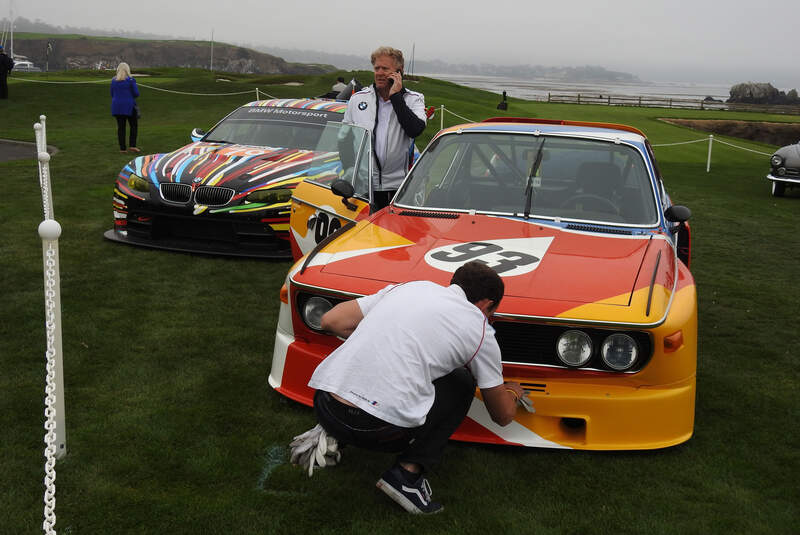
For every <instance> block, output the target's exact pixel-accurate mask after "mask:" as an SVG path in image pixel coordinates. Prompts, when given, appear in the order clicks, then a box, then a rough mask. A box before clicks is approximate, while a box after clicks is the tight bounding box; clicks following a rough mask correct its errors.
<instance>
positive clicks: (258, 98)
mask: <svg viewBox="0 0 800 535" xmlns="http://www.w3.org/2000/svg"><path fill="white" fill-rule="evenodd" d="M256 100H261V96H259V94H258V88H257V87H256Z"/></svg>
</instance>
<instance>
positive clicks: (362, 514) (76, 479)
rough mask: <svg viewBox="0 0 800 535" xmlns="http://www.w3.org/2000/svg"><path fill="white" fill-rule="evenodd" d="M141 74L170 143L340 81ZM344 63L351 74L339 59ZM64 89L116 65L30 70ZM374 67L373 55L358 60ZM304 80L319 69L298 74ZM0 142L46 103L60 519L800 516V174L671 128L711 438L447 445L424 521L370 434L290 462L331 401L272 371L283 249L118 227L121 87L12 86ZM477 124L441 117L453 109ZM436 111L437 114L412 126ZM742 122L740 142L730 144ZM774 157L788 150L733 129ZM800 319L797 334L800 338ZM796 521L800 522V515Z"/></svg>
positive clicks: (783, 523) (5, 283)
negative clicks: (390, 490)
mask: <svg viewBox="0 0 800 535" xmlns="http://www.w3.org/2000/svg"><path fill="white" fill-rule="evenodd" d="M145 74H150V75H151V76H149V77H147V78H145V77H140V78H139V82H140V83H141V84H146V85H148V86H153V87H160V88H164V89H169V90H170V91H179V92H181V91H182V92H193V93H228V92H238V91H246V90H252V91H253V95H252V96H250V95H237V96H190V95H182V94H178V93H172V92H162V91H156V90H154V89H149V88H144V87H143V88H142V89H141V93H142V94H141V97H140V99H139V105H140V108H141V112H142V118H141V120H140V141H139V146H140V147H142V148H143V149H144V151H145V152H166V151H169V150H173V149H176V148H178V147H180V146H182V145H184V144H186V143H188V141H189V132H190V131H191V129H192V128H193V127H201V128H203V129H207V128H209V127H211V126H212V125H213V124H214V123H215V122H216V121H217V120H218V119H220V118H221V117H223V116H224V115H225V114H227V113H228V112H229V111H231V110H232V109H234V108H235V107H236V106H238V105H241V104H242V103H244V102H247V101H248V100H252V99H253V98H254V96H255V88H256V87H258V88H259V89H260V90H261V91H264V92H266V93H269V94H271V95H275V96H279V97H295V96H312V95H319V94H322V93H325V92H326V91H327V90H328V88H329V87H330V85H331V83H333V81H334V80H335V79H336V76H337V75H338V73H334V74H332V75H329V76H324V77H304V76H291V77H288V76H280V77H270V76H244V75H228V74H225V75H222V76H223V77H224V78H226V79H228V80H230V82H221V81H216V80H215V77H214V76H213V75H212V74H209V73H207V72H203V71H189V70H178V69H157V70H151V71H145ZM343 74H344V73H343ZM17 76H18V78H25V79H32V80H40V81H42V80H47V81H51V82H53V81H57V82H70V81H81V80H82V81H89V80H99V79H103V78H105V79H106V80H107V79H109V78H110V76H111V74H109V73H104V74H101V75H97V74H94V73H88V72H86V73H81V72H70V73H50V74H49V75H48V74H44V73H42V74H24V75H17ZM360 79H361V80H362V82H366V81H368V80H369V79H370V75H369V73H361V76H360ZM286 82H302V83H303V84H304V85H302V86H290V85H285V84H286ZM409 86H410V87H412V88H413V89H416V90H419V91H422V92H423V93H424V94H425V96H426V103H427V104H428V105H433V106H436V107H439V106H440V105H442V104H444V105H445V106H446V107H447V109H451V110H452V111H454V112H455V113H458V114H459V115H462V116H464V117H467V118H469V119H472V120H480V119H484V118H486V117H490V116H494V115H498V114H499V112H497V110H496V109H495V106H496V104H497V103H498V102H499V96H498V95H495V94H492V93H488V92H484V91H478V90H471V89H466V88H463V87H459V86H456V85H453V84H450V83H447V82H442V81H438V80H431V79H425V78H423V79H422V80H420V81H419V82H411V83H409ZM10 95H11V98H10V100H3V101H0V139H16V140H28V141H33V139H34V137H33V128H32V126H33V123H34V122H36V121H37V120H38V117H39V115H40V114H45V115H46V116H47V137H48V142H49V144H50V145H54V146H56V147H57V148H58V149H59V152H58V153H57V154H55V155H54V156H53V158H52V160H51V173H52V184H53V192H54V198H55V207H54V210H55V217H56V219H57V220H58V221H59V222H60V223H61V225H62V227H63V233H62V236H61V240H60V254H61V289H62V314H63V315H62V317H63V333H64V342H63V349H64V366H65V384H66V421H67V448H68V454H67V456H66V457H65V458H64V459H63V460H61V461H59V462H58V463H57V466H56V470H57V473H58V478H57V481H56V486H57V494H56V498H57V504H56V514H57V524H56V529H57V530H58V531H59V532H60V533H68V534H72V535H77V534H106V533H170V534H172V533H187V534H188V533H192V534H194V533H220V534H222V533H225V534H228V533H281V534H283V533H312V532H313V533H331V534H333V533H336V534H339V533H381V534H384V533H397V534H405V533H416V532H419V533H512V532H513V533H540V534H547V533H575V534H584V533H615V534H616V533H658V534H660V533H675V534H683V533H725V534H729V533H748V534H758V533H787V534H788V533H795V532H796V530H797V526H798V525H800V518H799V516H800V515H798V503H800V492H799V491H798V489H800V486H799V485H798V484H797V475H798V473H800V466H798V465H799V464H800V463H798V451H799V449H798V433H797V431H792V429H793V428H792V426H793V425H794V423H793V422H795V423H796V421H797V419H798V416H800V414H798V407H800V403H798V401H799V400H798V366H797V364H796V361H797V358H798V356H800V353H799V352H798V346H800V335H798V332H799V331H798V329H797V327H796V325H795V319H796V317H797V311H798V304H797V303H798V301H799V300H800V292H798V289H797V286H796V285H795V281H796V279H797V274H798V272H800V254H798V252H800V233H799V232H798V216H800V192H798V191H797V190H795V191H792V192H791V193H788V194H787V197H786V198H781V199H776V198H773V197H771V196H770V194H769V184H768V182H767V181H766V180H765V179H764V175H765V174H766V172H767V170H768V157H767V156H761V155H759V154H754V153H751V152H746V151H742V150H737V149H734V148H731V147H726V146H722V145H715V148H714V154H713V160H712V167H711V172H710V173H706V170H705V159H706V152H707V145H706V144H705V143H697V144H690V145H678V146H671V147H656V149H655V152H656V156H657V158H658V160H659V164H660V167H661V171H662V173H663V174H664V176H665V181H666V182H667V188H668V190H669V192H670V193H671V195H672V198H673V200H674V201H675V202H676V203H678V204H685V205H687V206H689V207H690V208H691V209H692V211H693V214H694V216H693V217H692V219H691V225H692V233H693V236H692V237H693V251H692V252H693V259H692V271H693V273H694V276H695V278H696V282H697V289H698V294H699V306H700V310H699V321H700V333H699V359H698V360H699V362H698V379H697V385H698V387H697V392H698V394H697V410H696V425H695V435H694V437H693V438H692V439H691V440H690V441H689V442H687V443H685V444H683V445H680V446H677V447H673V448H669V449H665V450H661V451H654V452H619V453H589V452H568V451H560V450H559V451H555V450H553V451H551V450H537V449H521V448H511V447H498V446H485V445H474V444H464V443H455V442H454V443H451V446H450V448H449V451H448V455H447V456H446V459H445V463H444V465H443V466H442V468H441V469H440V470H438V471H437V472H436V473H434V474H432V475H431V478H430V479H431V482H432V486H433V490H434V497H435V499H437V500H440V501H442V502H443V503H444V504H445V511H444V512H443V513H442V514H440V515H436V516H435V517H430V518H418V517H411V516H410V515H407V514H406V513H404V512H403V511H402V510H401V509H400V508H399V507H397V506H396V505H395V504H393V503H392V502H390V501H389V500H388V499H386V498H385V496H383V495H382V494H381V493H379V491H377V490H376V489H375V488H374V483H375V481H376V480H377V478H378V476H379V475H380V473H381V472H382V471H383V470H384V469H385V467H386V466H387V465H388V464H389V462H390V460H391V458H390V457H388V456H386V455H382V454H373V453H369V452H362V451H357V450H353V449H349V450H346V451H345V455H344V460H343V464H341V465H340V466H337V467H335V468H332V469H325V470H322V471H320V472H318V473H315V475H314V477H313V478H311V479H309V478H308V477H307V476H306V475H305V474H304V473H303V471H302V470H301V469H299V468H297V467H293V466H291V465H289V464H287V455H286V454H287V449H286V445H287V444H288V442H289V441H290V440H291V438H292V436H294V435H296V434H298V433H299V432H301V431H304V430H306V429H308V428H309V427H311V426H312V425H313V424H314V417H313V414H312V411H311V410H310V409H309V408H307V407H304V406H301V405H299V404H297V403H294V402H291V401H289V400H287V399H285V398H283V397H282V396H280V395H278V394H277V393H276V392H274V391H273V390H272V389H271V388H269V386H268V384H267V380H266V378H267V374H268V370H269V367H270V359H271V355H272V345H273V336H274V329H275V323H276V320H277V311H278V306H277V305H278V291H279V288H280V286H281V284H282V282H283V278H284V276H285V274H286V271H287V269H288V268H289V263H288V262H270V261H258V260H243V259H230V258H218V257H206V256H197V255H189V254H181V253H172V252H166V251H156V250H148V249H140V248H134V247H130V246H125V245H121V244H117V243H112V242H109V241H106V240H104V239H103V237H102V234H103V232H104V231H105V230H107V229H109V228H111V226H112V214H111V193H112V187H113V182H114V178H115V176H116V174H117V173H118V172H119V170H120V168H121V167H122V166H123V165H125V163H126V162H127V161H128V160H129V157H128V156H126V155H123V154H120V153H119V152H118V148H117V145H116V125H115V122H114V119H113V118H112V117H111V116H110V111H109V108H110V97H109V89H108V83H96V84H70V83H62V84H45V83H37V82H28V81H20V80H11V82H10ZM504 114H505V115H509V116H535V117H546V118H561V119H574V120H590V121H604V122H618V123H624V124H630V125H633V126H636V127H638V128H641V129H642V130H643V131H644V132H645V133H646V134H647V135H648V137H649V139H650V141H651V142H652V143H653V144H663V143H674V142H679V141H688V140H692V139H698V138H702V137H704V136H705V134H703V133H698V132H695V131H691V130H689V129H686V128H682V127H677V126H673V125H670V124H667V123H664V122H662V121H660V120H659V118H661V117H682V118H698V119H714V118H721V119H722V118H724V119H746V120H759V121H761V120H770V121H798V120H800V118H798V117H789V116H778V115H766V114H754V113H728V112H723V111H699V110H669V109H649V108H641V109H640V108H621V107H608V106H593V105H583V106H579V105H567V104H545V103H538V102H524V101H519V100H515V99H511V100H510V102H509V110H508V111H507V112H504ZM456 122H460V120H458V119H457V118H456V117H454V116H452V115H450V114H447V115H446V117H445V126H449V125H453V124H456ZM438 127H439V112H437V115H436V117H435V118H434V119H433V120H432V121H431V122H430V124H429V127H428V129H427V131H426V132H425V134H424V135H423V136H422V138H421V139H420V140H419V141H418V145H419V146H420V147H424V145H425V144H426V143H427V142H428V141H429V140H430V138H431V137H432V135H433V134H434V133H435V131H436V130H437V129H438ZM723 139H725V138H723ZM727 141H730V142H733V143H735V144H737V145H740V146H743V147H747V148H750V149H752V150H757V151H761V152H767V153H770V152H771V151H772V150H774V149H775V147H772V146H768V145H763V144H758V143H752V142H747V141H741V140H735V139H729V138H728V139H727ZM0 183H2V186H3V193H2V195H0V273H2V277H0V292H1V293H2V296H3V298H4V299H3V305H2V307H0V370H2V374H0V402H1V403H2V408H3V410H2V411H1V412H0V459H2V472H3V485H2V488H3V491H2V492H3V499H2V500H0V518H2V519H3V520H2V521H1V522H0V533H9V534H11V533H14V534H18V533H37V532H41V522H42V510H43V506H42V495H43V483H42V480H43V477H44V458H43V442H42V439H43V435H44V430H43V427H42V424H43V421H44V415H43V408H44V403H43V399H44V381H45V373H44V366H45V359H44V352H45V337H44V334H45V331H44V323H43V316H44V314H43V309H44V305H43V294H42V286H43V284H42V251H41V242H40V240H39V237H38V234H37V232H36V229H37V226H38V224H39V222H40V221H41V219H42V207H41V197H40V191H39V187H38V179H37V167H36V162H35V160H34V158H33V152H32V154H31V159H30V160H17V161H12V162H6V163H0ZM792 333H794V334H792ZM792 526H795V527H794V528H793V527H792Z"/></svg>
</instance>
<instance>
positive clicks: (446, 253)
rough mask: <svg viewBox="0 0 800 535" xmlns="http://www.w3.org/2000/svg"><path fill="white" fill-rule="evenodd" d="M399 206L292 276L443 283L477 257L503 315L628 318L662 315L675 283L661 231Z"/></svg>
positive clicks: (359, 284) (369, 287) (361, 289)
mask: <svg viewBox="0 0 800 535" xmlns="http://www.w3.org/2000/svg"><path fill="white" fill-rule="evenodd" d="M402 213H403V212H401V211H397V210H396V209H394V213H392V209H390V210H384V211H383V212H380V213H379V214H377V215H376V216H373V217H372V218H371V219H370V220H369V221H366V222H361V223H359V224H358V225H357V226H356V227H355V228H354V229H353V230H351V231H350V232H347V233H346V234H344V235H343V236H342V237H340V238H339V239H337V240H334V241H333V242H332V243H330V244H329V245H328V246H327V247H325V248H323V249H322V250H321V251H320V252H319V253H318V254H317V255H316V256H315V257H313V258H311V259H310V261H309V262H308V263H307V265H306V269H305V270H304V272H303V275H302V276H300V275H299V273H298V272H297V271H296V272H295V277H296V281H301V282H303V283H308V284H313V285H315V286H319V287H327V288H331V289H336V290H339V291H346V292H352V293H357V294H367V293H372V292H374V291H377V289H379V288H380V287H382V286H385V285H386V283H402V282H406V281H409V280H418V279H428V280H433V281H434V282H438V283H440V284H448V283H449V281H450V278H451V276H452V273H453V272H454V271H455V269H456V268H457V267H458V266H460V265H462V264H463V263H465V262H467V261H470V260H477V261H481V262H485V263H487V264H489V265H490V266H491V267H493V268H494V269H495V270H496V271H497V272H498V273H499V274H500V276H501V277H502V278H503V281H504V283H505V297H504V299H503V302H502V303H501V304H500V308H499V310H498V313H499V314H501V315H502V314H508V315H524V316H540V317H553V318H570V319H576V320H591V321H602V322H608V321H612V322H617V321H619V322H626V323H655V322H658V321H661V320H662V319H663V317H664V316H665V315H666V312H667V309H668V307H669V303H670V296H671V294H672V292H673V291H674V289H675V284H674V281H675V277H676V276H677V274H676V261H675V255H674V251H673V249H672V244H671V242H670V241H669V239H667V237H665V236H663V235H662V234H660V233H656V232H640V233H637V234H633V233H631V234H627V233H626V234H624V235H617V234H607V233H602V232H587V231H585V230H570V229H566V228H560V227H556V226H548V225H543V224H539V223H534V222H530V221H525V220H521V219H518V218H503V217H492V216H485V215H474V216H473V215H466V214H462V215H459V216H457V217H455V218H452V217H453V216H455V214H445V215H447V216H449V217H451V218H443V217H424V216H422V217H421V216H419V215H401V214H402ZM405 213H406V214H409V213H411V212H405ZM439 215H440V216H441V215H442V214H439ZM298 269H299V268H298ZM609 318H612V319H609Z"/></svg>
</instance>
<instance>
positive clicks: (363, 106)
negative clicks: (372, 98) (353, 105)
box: [358, 102, 367, 111]
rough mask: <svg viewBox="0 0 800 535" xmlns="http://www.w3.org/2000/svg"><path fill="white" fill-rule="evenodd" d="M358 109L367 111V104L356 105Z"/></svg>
mask: <svg viewBox="0 0 800 535" xmlns="http://www.w3.org/2000/svg"><path fill="white" fill-rule="evenodd" d="M358 109H359V110H361V111H364V110H366V109H367V103H366V102H359V103H358Z"/></svg>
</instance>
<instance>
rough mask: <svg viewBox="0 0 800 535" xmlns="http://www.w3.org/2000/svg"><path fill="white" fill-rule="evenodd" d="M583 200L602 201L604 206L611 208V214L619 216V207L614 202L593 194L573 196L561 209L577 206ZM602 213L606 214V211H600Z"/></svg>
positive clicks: (563, 203)
mask: <svg viewBox="0 0 800 535" xmlns="http://www.w3.org/2000/svg"><path fill="white" fill-rule="evenodd" d="M581 199H591V200H594V201H600V203H601V204H603V205H604V206H606V207H608V208H611V213H613V214H616V215H619V208H618V207H617V205H616V204H614V203H613V202H611V200H609V199H607V198H605V197H601V196H600V195H594V194H592V193H581V194H578V195H573V196H572V197H570V198H569V199H567V200H566V201H564V202H562V203H561V206H560V208H564V207H566V206H571V205H577V204H578V203H577V201H579V200H581ZM600 211H601V212H604V211H605V210H600Z"/></svg>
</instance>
